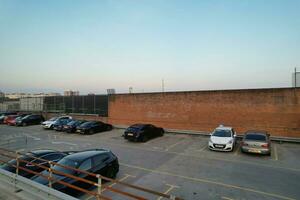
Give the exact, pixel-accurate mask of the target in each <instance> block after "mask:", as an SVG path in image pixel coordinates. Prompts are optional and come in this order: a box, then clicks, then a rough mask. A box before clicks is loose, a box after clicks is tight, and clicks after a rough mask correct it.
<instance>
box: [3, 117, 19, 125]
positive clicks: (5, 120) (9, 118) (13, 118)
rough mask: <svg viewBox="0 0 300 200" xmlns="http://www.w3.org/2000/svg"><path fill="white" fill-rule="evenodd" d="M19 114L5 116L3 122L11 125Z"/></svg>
mask: <svg viewBox="0 0 300 200" xmlns="http://www.w3.org/2000/svg"><path fill="white" fill-rule="evenodd" d="M17 117H18V115H7V116H5V117H4V120H3V124H7V125H9V123H12V122H13V121H14V120H15V119H16V118H17Z"/></svg>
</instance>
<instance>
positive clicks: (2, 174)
mask: <svg viewBox="0 0 300 200" xmlns="http://www.w3.org/2000/svg"><path fill="white" fill-rule="evenodd" d="M0 184H1V185H4V184H5V185H6V187H5V188H6V192H7V191H11V192H10V193H11V196H12V197H18V199H25V200H27V199H28V200H33V199H47V200H48V199H49V200H78V199H76V198H74V197H72V196H69V195H67V194H65V193H62V192H59V191H57V190H54V189H52V188H49V187H47V186H44V185H41V184H39V183H36V182H34V181H31V180H30V179H27V178H24V177H22V176H18V175H16V174H14V173H11V172H8V171H6V170H3V169H0ZM16 189H18V190H17V191H18V193H16V192H14V193H12V191H16Z"/></svg>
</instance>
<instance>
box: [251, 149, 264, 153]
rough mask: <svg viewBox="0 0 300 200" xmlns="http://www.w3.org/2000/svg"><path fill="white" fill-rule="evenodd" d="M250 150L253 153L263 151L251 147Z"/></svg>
mask: <svg viewBox="0 0 300 200" xmlns="http://www.w3.org/2000/svg"><path fill="white" fill-rule="evenodd" d="M249 152H251V153H261V151H260V150H257V149H249Z"/></svg>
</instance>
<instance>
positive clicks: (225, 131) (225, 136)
mask: <svg viewBox="0 0 300 200" xmlns="http://www.w3.org/2000/svg"><path fill="white" fill-rule="evenodd" d="M235 143H236V133H235V131H234V129H233V128H232V127H225V126H223V125H220V126H219V127H217V128H216V129H215V130H214V131H213V132H212V133H211V135H210V139H209V142H208V147H209V149H211V150H215V151H233V149H234V147H235Z"/></svg>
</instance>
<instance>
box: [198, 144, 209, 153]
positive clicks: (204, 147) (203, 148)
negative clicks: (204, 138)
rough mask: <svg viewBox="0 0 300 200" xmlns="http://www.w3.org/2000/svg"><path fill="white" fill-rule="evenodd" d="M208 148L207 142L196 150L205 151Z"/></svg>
mask: <svg viewBox="0 0 300 200" xmlns="http://www.w3.org/2000/svg"><path fill="white" fill-rule="evenodd" d="M206 148H207V144H205V145H204V146H203V147H202V148H201V149H197V150H196V151H200V152H201V151H203V150H205V149H206Z"/></svg>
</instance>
